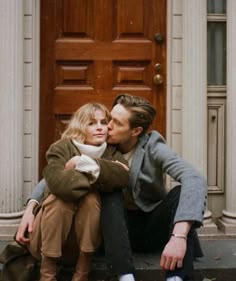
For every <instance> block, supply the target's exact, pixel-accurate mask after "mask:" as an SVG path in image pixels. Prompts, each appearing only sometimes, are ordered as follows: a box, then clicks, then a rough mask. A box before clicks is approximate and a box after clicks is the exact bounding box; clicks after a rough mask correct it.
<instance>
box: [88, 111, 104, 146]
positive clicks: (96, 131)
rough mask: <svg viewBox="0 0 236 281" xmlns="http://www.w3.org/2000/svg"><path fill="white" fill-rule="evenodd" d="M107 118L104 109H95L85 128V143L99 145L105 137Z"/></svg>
mask: <svg viewBox="0 0 236 281" xmlns="http://www.w3.org/2000/svg"><path fill="white" fill-rule="evenodd" d="M107 124H108V120H107V118H106V114H105V112H104V111H102V110H100V109H97V110H95V112H94V116H93V118H92V119H91V120H90V122H89V123H88V125H87V126H86V129H85V141H84V143H85V144H90V145H101V144H102V143H104V142H105V141H106V139H107V132H108V127H107Z"/></svg>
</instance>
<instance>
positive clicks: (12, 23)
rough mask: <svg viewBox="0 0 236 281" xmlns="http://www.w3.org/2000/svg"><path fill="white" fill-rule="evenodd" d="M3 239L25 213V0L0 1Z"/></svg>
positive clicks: (0, 229) (0, 226)
mask: <svg viewBox="0 0 236 281" xmlns="http://www.w3.org/2000/svg"><path fill="white" fill-rule="evenodd" d="M0 15H1V16H0V23H1V24H0V36H1V40H0V61H1V63H0V85H1V87H0V108H1V110H0V120H1V130H0V155H1V158H0V194H1V204H0V239H8V238H9V239H10V238H11V237H12V235H13V234H14V232H15V230H16V227H17V223H18V222H19V219H20V217H21V215H22V182H23V179H22V176H23V175H22V163H23V152H22V147H23V143H22V140H23V0H2V1H1V4H0Z"/></svg>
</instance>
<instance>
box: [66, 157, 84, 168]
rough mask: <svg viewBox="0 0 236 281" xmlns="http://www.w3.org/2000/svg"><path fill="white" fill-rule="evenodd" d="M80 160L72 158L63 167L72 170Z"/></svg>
mask: <svg viewBox="0 0 236 281" xmlns="http://www.w3.org/2000/svg"><path fill="white" fill-rule="evenodd" d="M79 160H80V156H74V157H72V158H71V159H70V160H69V161H68V162H67V163H66V165H65V168H66V169H74V168H75V166H76V165H77V163H78V162H79Z"/></svg>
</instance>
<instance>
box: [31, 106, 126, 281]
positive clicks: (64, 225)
mask: <svg viewBox="0 0 236 281" xmlns="http://www.w3.org/2000/svg"><path fill="white" fill-rule="evenodd" d="M109 120H110V113H109V111H108V109H107V108H106V107H105V106H104V105H102V104H99V103H88V104H86V105H84V106H82V107H81V108H79V109H78V110H77V112H75V114H74V115H73V116H72V119H71V121H70V122H69V124H68V127H67V129H66V130H65V131H64V133H63V134H62V137H61V139H60V140H59V141H57V142H55V143H54V144H52V145H51V146H50V148H49V150H48V151H47V154H46V158H47V162H48V164H47V166H46V167H45V169H44V171H43V176H44V178H45V179H46V182H47V189H46V192H45V198H46V199H45V200H43V203H42V208H41V209H40V211H39V213H38V214H37V216H36V219H35V222H34V228H33V232H32V234H31V235H30V245H29V249H30V251H31V253H32V254H33V255H34V256H35V257H38V258H41V269H40V280H41V281H49V280H50V281H51V280H56V269H57V267H56V266H57V261H58V260H59V259H64V261H68V259H69V260H70V261H71V259H72V258H71V257H72V256H75V257H76V259H77V263H76V267H75V272H74V275H73V279H72V280H73V281H86V280H87V279H88V274H89V271H90V264H91V258H92V254H93V253H94V251H95V250H96V248H97V247H98V246H99V244H100V240H101V237H100V236H101V234H100V210H101V208H100V204H101V202H100V196H99V192H100V191H103V192H104V191H105V192H106V191H113V190H115V189H120V188H124V187H126V186H127V185H128V171H127V170H128V169H126V168H125V166H124V165H123V164H127V163H126V161H125V160H124V158H123V157H122V155H121V154H120V153H119V152H118V151H117V150H116V148H115V147H114V146H111V145H108V144H107V143H106V138H107V132H108V128H107V124H108V122H109ZM122 163H123V164H122ZM107 165H109V169H110V168H111V167H113V168H114V169H115V170H118V171H119V173H117V174H118V175H119V180H115V181H114V178H111V179H110V182H107V180H106V181H105V180H104V179H105V178H106V179H107V176H105V177H104V175H103V173H105V172H106V166H107ZM100 171H103V172H100ZM114 182H116V184H114ZM78 253H79V255H78V257H77V254H78ZM40 256H41V257H40Z"/></svg>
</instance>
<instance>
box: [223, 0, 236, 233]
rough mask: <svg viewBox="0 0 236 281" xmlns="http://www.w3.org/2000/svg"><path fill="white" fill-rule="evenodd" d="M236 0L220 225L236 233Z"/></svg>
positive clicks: (231, 15)
mask: <svg viewBox="0 0 236 281" xmlns="http://www.w3.org/2000/svg"><path fill="white" fill-rule="evenodd" d="M235 11H236V1H235V0H228V1H227V101H226V102H227V118H226V120H227V125H226V128H227V134H226V135H227V139H226V194H225V196H226V206H225V210H223V217H222V219H221V220H220V221H219V227H220V228H221V229H222V230H223V231H224V232H225V233H226V234H234V235H235V234H236V157H235V155H236V146H235V140H236V126H235V121H234V120H235V116H236V94H235V93H236V53H235V48H236V37H235V29H236V18H235Z"/></svg>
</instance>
